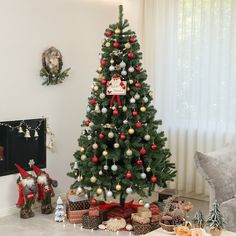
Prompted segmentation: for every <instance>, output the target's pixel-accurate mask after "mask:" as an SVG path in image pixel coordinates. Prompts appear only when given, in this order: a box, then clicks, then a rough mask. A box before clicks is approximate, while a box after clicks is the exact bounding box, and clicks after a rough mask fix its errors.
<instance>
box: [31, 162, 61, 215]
mask: <svg viewBox="0 0 236 236" xmlns="http://www.w3.org/2000/svg"><path fill="white" fill-rule="evenodd" d="M32 168H33V170H34V172H35V174H36V176H37V189H38V197H37V200H38V201H39V202H41V213H42V214H51V213H52V212H53V210H54V209H53V207H52V202H51V198H52V197H54V195H55V194H54V190H53V187H57V181H56V180H53V179H52V178H50V176H49V174H47V173H46V172H45V171H43V170H41V169H40V168H39V167H38V166H36V165H34V164H33V165H32Z"/></svg>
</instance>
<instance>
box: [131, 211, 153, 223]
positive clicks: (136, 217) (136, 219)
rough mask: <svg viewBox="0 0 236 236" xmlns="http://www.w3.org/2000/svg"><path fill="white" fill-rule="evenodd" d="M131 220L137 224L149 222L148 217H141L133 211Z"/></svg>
mask: <svg viewBox="0 0 236 236" xmlns="http://www.w3.org/2000/svg"><path fill="white" fill-rule="evenodd" d="M131 218H132V221H133V222H136V223H139V224H148V223H150V218H149V217H142V216H140V215H139V213H133V214H132V217H131Z"/></svg>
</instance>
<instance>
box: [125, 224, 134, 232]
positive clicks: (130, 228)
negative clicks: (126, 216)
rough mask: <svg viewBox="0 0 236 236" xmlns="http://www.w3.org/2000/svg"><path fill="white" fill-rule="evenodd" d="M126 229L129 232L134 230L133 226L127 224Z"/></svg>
mask: <svg viewBox="0 0 236 236" xmlns="http://www.w3.org/2000/svg"><path fill="white" fill-rule="evenodd" d="M125 229H126V230H128V231H131V230H132V229H133V226H132V225H131V224H127V225H126V226H125Z"/></svg>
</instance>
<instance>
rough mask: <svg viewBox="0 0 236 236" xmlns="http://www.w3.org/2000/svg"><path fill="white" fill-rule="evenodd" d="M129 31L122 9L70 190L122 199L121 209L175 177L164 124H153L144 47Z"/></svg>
mask: <svg viewBox="0 0 236 236" xmlns="http://www.w3.org/2000/svg"><path fill="white" fill-rule="evenodd" d="M128 26H129V24H128V21H127V20H123V8H122V6H120V7H119V22H118V23H116V24H112V25H110V26H109V28H108V29H107V30H106V31H105V39H104V42H103V44H102V53H101V54H100V66H99V67H98V69H97V72H98V77H97V78H95V79H94V80H93V81H94V82H93V91H92V93H91V96H90V97H89V105H88V108H87V114H86V117H87V120H85V121H84V122H83V125H82V126H83V127H84V130H83V131H82V134H81V136H80V138H79V150H78V151H77V152H76V153H75V154H74V156H75V158H76V162H75V164H73V163H72V165H71V167H72V172H70V173H68V175H69V176H71V177H73V178H75V183H74V184H73V185H72V186H71V187H72V188H79V189H80V191H81V189H86V190H87V191H88V192H89V195H90V198H93V197H95V195H101V194H103V196H104V199H106V197H114V198H116V197H117V196H120V204H121V205H124V203H125V198H126V197H127V196H128V195H129V194H131V193H137V194H139V195H140V196H142V197H145V196H147V195H148V194H149V195H151V192H152V191H153V190H154V188H155V185H158V186H160V187H166V185H167V181H172V180H173V178H174V177H175V175H176V171H175V165H174V164H173V163H171V162H170V160H169V158H170V156H171V154H170V151H169V150H168V149H167V148H165V142H166V138H165V136H164V132H158V126H159V125H161V121H160V120H155V115H156V110H155V108H154V107H153V105H151V101H152V95H151V92H150V88H149V85H147V84H146V82H145V81H146V79H147V75H146V71H145V70H144V69H143V68H142V63H141V59H142V53H141V52H140V51H139V49H140V45H139V43H138V42H137V38H136V34H135V32H133V31H131V30H127V27H128ZM94 201H95V200H93V202H94Z"/></svg>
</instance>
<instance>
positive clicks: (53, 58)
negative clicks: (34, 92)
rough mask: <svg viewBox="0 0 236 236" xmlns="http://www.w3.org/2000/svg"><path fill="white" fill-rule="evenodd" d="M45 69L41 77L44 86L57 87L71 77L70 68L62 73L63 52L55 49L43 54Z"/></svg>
mask: <svg viewBox="0 0 236 236" xmlns="http://www.w3.org/2000/svg"><path fill="white" fill-rule="evenodd" d="M42 64H43V67H42V69H41V70H40V76H41V77H42V78H43V79H44V82H43V83H42V84H43V85H56V84H60V83H62V82H63V81H64V79H65V78H66V77H68V76H69V74H68V72H69V70H70V68H67V69H65V70H64V71H62V66H63V61H62V54H61V52H60V51H59V50H58V49H56V48H55V47H50V48H48V49H47V50H45V51H44V52H43V54H42Z"/></svg>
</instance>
